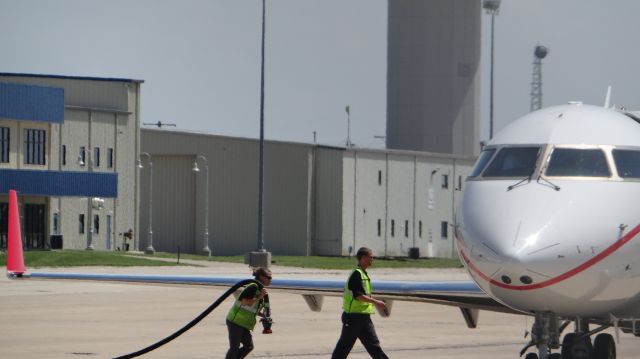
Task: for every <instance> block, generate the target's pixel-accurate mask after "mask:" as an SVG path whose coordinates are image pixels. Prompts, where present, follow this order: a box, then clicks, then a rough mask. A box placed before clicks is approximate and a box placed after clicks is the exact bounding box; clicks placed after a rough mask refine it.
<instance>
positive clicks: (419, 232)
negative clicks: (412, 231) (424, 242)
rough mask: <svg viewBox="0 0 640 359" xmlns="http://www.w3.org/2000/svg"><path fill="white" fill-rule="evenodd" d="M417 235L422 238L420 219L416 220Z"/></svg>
mask: <svg viewBox="0 0 640 359" xmlns="http://www.w3.org/2000/svg"><path fill="white" fill-rule="evenodd" d="M418 237H420V238H422V221H418Z"/></svg>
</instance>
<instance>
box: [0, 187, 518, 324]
mask: <svg viewBox="0 0 640 359" xmlns="http://www.w3.org/2000/svg"><path fill="white" fill-rule="evenodd" d="M17 207H18V206H17V197H16V193H15V191H12V190H10V191H9V231H8V232H9V233H8V243H7V276H8V277H9V278H12V279H22V278H25V279H26V278H33V279H57V280H62V279H71V280H90V281H109V282H131V283H160V284H191V285H214V286H227V287H229V286H233V285H234V284H236V283H238V282H240V281H242V280H245V279H246V278H241V277H208V276H167V275H142V274H138V275H134V274H90V273H49V272H31V273H27V272H26V269H25V265H24V257H23V254H22V241H21V234H20V224H19V217H18V213H17ZM371 284H372V287H373V289H374V295H375V297H376V298H379V299H381V300H384V301H385V302H386V304H387V311H386V312H385V313H380V314H381V315H383V316H387V315H389V313H390V311H391V306H392V303H393V301H394V300H404V301H417V302H425V303H434V304H441V305H449V306H456V307H459V308H460V310H461V311H462V314H463V317H464V319H465V321H466V323H467V326H469V327H470V328H475V327H476V325H477V317H478V311H479V310H481V309H482V310H491V311H497V312H504V313H519V312H516V311H514V310H513V309H511V308H509V307H507V306H505V305H503V304H502V303H500V302H497V301H496V300H494V299H493V298H491V297H489V296H488V295H487V294H486V293H484V292H483V291H482V289H480V288H479V287H478V286H477V285H476V284H475V283H473V282H472V281H438V282H436V281H434V282H404V281H377V282H376V281H372V283H371ZM270 289H276V290H284V291H289V292H294V293H298V294H301V295H302V297H303V298H304V299H305V301H306V302H307V305H308V306H309V308H310V309H311V310H313V311H319V310H321V308H322V302H323V298H324V296H326V295H330V296H342V293H343V290H344V282H343V281H336V280H315V279H314V280H312V279H307V280H304V279H274V280H273V281H272V282H271V285H270ZM519 314H522V313H519ZM525 314H526V313H525Z"/></svg>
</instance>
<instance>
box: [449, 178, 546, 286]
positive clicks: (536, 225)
mask: <svg viewBox="0 0 640 359" xmlns="http://www.w3.org/2000/svg"><path fill="white" fill-rule="evenodd" d="M482 185H483V189H482V190H481V191H480V190H475V189H474V184H473V183H470V184H469V185H468V186H467V188H466V190H465V191H466V192H465V194H464V198H463V201H466V202H465V205H463V206H461V210H462V212H461V213H460V214H459V217H460V218H459V219H460V220H459V224H460V226H459V232H460V236H459V238H458V239H459V247H460V248H459V250H460V251H461V252H460V254H461V256H462V257H463V259H464V260H465V262H472V263H473V265H474V266H475V271H476V275H478V276H484V277H486V278H485V281H491V282H493V283H497V284H500V283H501V284H504V285H529V284H532V283H533V282H534V281H535V279H534V278H533V277H532V275H531V266H529V263H528V262H529V261H530V260H531V258H534V256H532V254H535V252H536V251H542V252H544V251H545V247H547V246H548V245H549V246H551V247H552V246H553V244H552V243H543V241H544V238H548V237H545V233H546V232H547V231H548V230H549V229H550V228H552V227H553V226H554V211H552V210H549V209H548V208H547V209H542V208H540V206H539V205H527V204H533V203H541V202H540V201H539V199H540V198H541V197H543V196H545V195H548V193H537V192H538V191H539V188H541V187H540V186H537V187H532V188H527V191H523V190H519V189H518V188H516V189H513V190H511V191H507V185H505V182H504V181H500V182H495V183H487V182H485V183H483V184H482ZM542 190H543V191H548V189H547V188H542ZM505 192H508V193H507V195H505ZM494 193H500V194H501V195H500V196H495V195H492V194H494ZM532 196H535V198H536V201H533V200H532ZM545 206H546V204H545ZM549 248H550V247H549ZM465 257H466V259H465ZM535 258H536V259H537V260H539V259H540V257H539V256H538V257H535Z"/></svg>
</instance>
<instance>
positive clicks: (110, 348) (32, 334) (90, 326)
mask: <svg viewBox="0 0 640 359" xmlns="http://www.w3.org/2000/svg"><path fill="white" fill-rule="evenodd" d="M3 270H4V269H3ZM34 271H38V272H44V271H53V272H59V271H68V272H80V271H85V272H104V273H107V272H108V273H114V272H120V273H145V274H199V275H203V274H208V275H240V276H243V275H247V276H248V275H249V271H248V269H247V267H246V266H244V265H240V264H238V265H236V264H220V263H213V264H211V263H209V264H207V266H206V267H159V268H155V267H136V268H103V267H100V268H70V269H35V270H34ZM272 271H273V273H274V276H276V277H279V278H326V279H335V278H339V279H346V276H347V275H348V271H320V270H307V269H298V268H287V267H279V266H274V267H272ZM370 274H371V276H372V278H374V280H375V279H388V280H393V279H404V280H443V279H466V274H465V273H464V271H462V270H458V269H452V270H425V269H401V270H392V269H376V268H375V264H374V267H373V268H372V269H371V270H370ZM223 292H224V288H217V287H204V286H179V287H178V286H168V285H136V284H117V283H88V282H76V281H52V280H23V281H9V280H8V279H5V278H4V276H3V278H2V279H0V303H1V304H2V308H0V358H22V359H31V358H34V359H35V358H112V357H116V356H119V355H123V354H127V353H130V352H134V351H136V350H139V349H141V348H143V347H146V346H147V345H150V344H152V343H154V342H156V341H158V340H160V339H162V338H164V337H166V336H168V335H169V334H171V333H173V332H174V331H175V330H177V329H179V328H181V327H182V326H183V325H185V324H186V323H187V322H189V321H190V320H191V319H192V318H193V317H195V316H196V315H198V314H199V313H200V312H201V311H202V310H204V309H205V308H206V307H207V306H208V305H209V304H210V303H211V302H212V301H214V300H215V299H216V298H217V297H218V296H219V295H221V294H222V293H223ZM270 297H271V306H272V312H273V318H274V320H275V324H274V327H273V334H271V335H263V334H261V333H260V331H261V327H260V325H259V324H258V326H257V327H256V331H255V332H254V342H255V347H256V348H255V350H254V352H253V353H252V354H251V355H250V357H253V358H266V357H268V358H308V359H315V358H328V357H330V353H331V351H332V350H333V347H334V345H335V343H336V341H337V339H338V336H339V334H340V313H341V309H340V305H341V304H340V298H337V297H327V298H325V301H324V307H323V311H322V312H319V313H318V312H311V311H310V310H309V309H308V308H307V306H306V304H305V303H304V301H303V299H302V298H301V297H300V296H299V295H295V294H290V293H286V292H278V291H272V292H271V293H270ZM230 305H231V301H230V300H227V301H226V302H225V303H223V304H222V305H221V307H220V308H219V309H218V310H217V311H214V312H213V313H212V314H211V315H210V316H209V317H208V318H206V319H205V320H203V321H202V322H201V323H200V324H199V325H197V326H196V327H195V328H193V329H192V330H190V331H188V332H187V333H185V334H184V335H183V336H181V337H180V338H178V339H176V340H175V341H173V342H171V343H169V344H167V345H166V346H164V347H162V348H160V349H157V350H155V351H153V352H151V353H149V354H146V355H145V356H142V358H194V359H195V358H223V357H224V353H225V352H226V349H227V331H226V326H225V324H224V318H225V316H226V313H227V310H228V308H229V306H230ZM374 322H375V325H376V328H377V331H378V335H379V337H380V340H381V342H382V346H383V348H384V349H385V351H386V352H387V354H388V355H389V357H390V358H400V359H408V358H442V359H454V358H456V359H458V358H460V359H462V358H472V357H473V358H477V359H489V358H491V359H502V358H504V359H507V358H509V359H514V358H517V357H518V352H519V351H520V349H521V348H522V345H523V344H524V342H525V339H524V338H523V334H524V332H525V330H527V329H530V326H531V319H530V318H524V317H521V316H515V315H507V314H499V313H491V312H481V313H480V325H479V328H477V329H473V330H472V329H467V328H466V325H465V324H464V320H463V319H462V316H461V314H460V312H459V310H458V309H457V308H453V307H446V306H438V305H430V304H421V303H412V302H395V303H394V306H393V312H392V315H391V317H389V318H381V317H379V316H375V317H374ZM620 338H621V342H620V343H619V344H618V349H619V352H618V354H619V356H618V357H619V358H634V357H635V354H634V353H638V352H640V340H638V339H635V338H634V337H633V336H629V335H621V337H620ZM350 358H354V359H358V358H369V356H368V355H367V353H366V352H365V351H364V349H363V347H362V346H361V345H360V344H359V343H357V344H356V346H355V347H354V350H353V352H352V355H351V356H350Z"/></svg>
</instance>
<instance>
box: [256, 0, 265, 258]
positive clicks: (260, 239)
mask: <svg viewBox="0 0 640 359" xmlns="http://www.w3.org/2000/svg"><path fill="white" fill-rule="evenodd" d="M266 6H267V4H266V1H265V0H262V42H261V52H260V54H261V56H260V161H259V164H258V167H259V168H258V172H259V173H258V248H257V251H258V252H266V251H267V250H266V249H265V248H264V224H263V218H262V216H263V213H262V212H263V201H264V37H265V27H266V11H267V10H266Z"/></svg>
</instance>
